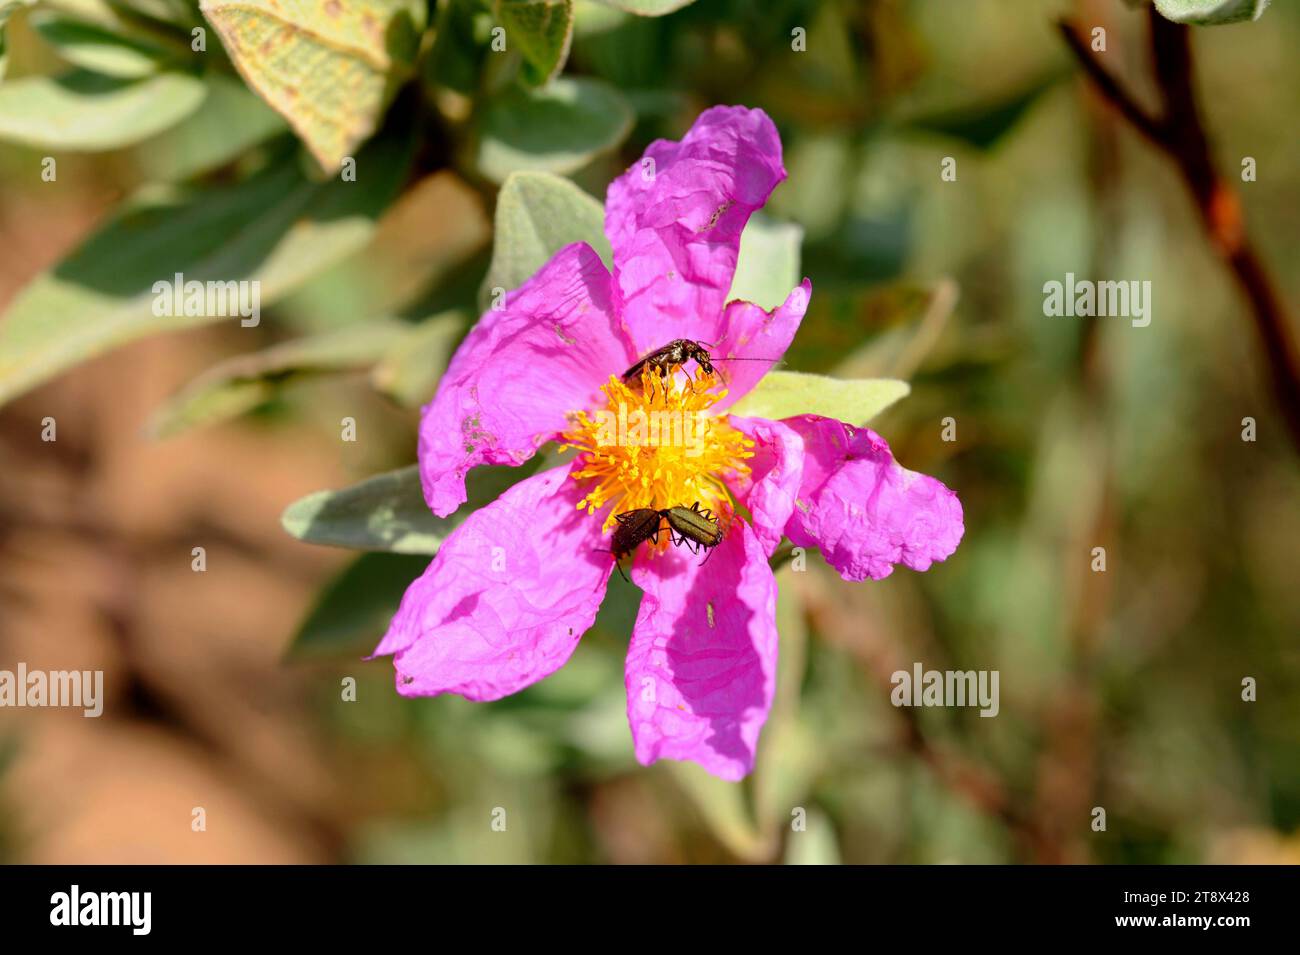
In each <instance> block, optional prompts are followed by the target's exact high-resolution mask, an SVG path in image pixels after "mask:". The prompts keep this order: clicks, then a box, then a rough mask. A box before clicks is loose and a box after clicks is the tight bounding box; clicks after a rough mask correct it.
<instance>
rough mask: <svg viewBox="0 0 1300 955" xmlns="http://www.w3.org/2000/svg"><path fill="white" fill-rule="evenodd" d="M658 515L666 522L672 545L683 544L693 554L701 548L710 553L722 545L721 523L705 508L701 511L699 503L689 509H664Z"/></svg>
mask: <svg viewBox="0 0 1300 955" xmlns="http://www.w3.org/2000/svg"><path fill="white" fill-rule="evenodd" d="M659 514H660V516H661V517H663V518H664V519H665V520H666V521H668V534H669V539H670V540H672V542H673V543H674V544H678V545H681V544H685V545H686V547H687V548H688V549H689V550H690V551H691V553H693V554H698V553H699V552H700V549H701V548H703V549H704V550H708V551H712V550H713V548H715V547H717V546H718V545H719V544H721V543H722V535H723V530H722V524H721V522H719V521H718V519H717V518H716V517H714V516H713V512H712V511H710V510H709V509H708V508H707V507H706V508H704V509H703V510H701V509H700V502H699V501H696V502H695V503H694V504H692V505H691V506H690V507H666V508H664V509H663V510H662V511H660V512H659ZM674 534H675V535H676V536H675V537H674V536H673V535H674ZM705 560H708V558H707V557H706V558H705Z"/></svg>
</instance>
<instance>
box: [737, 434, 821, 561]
mask: <svg viewBox="0 0 1300 955" xmlns="http://www.w3.org/2000/svg"><path fill="white" fill-rule="evenodd" d="M728 421H729V422H730V423H731V426H732V427H733V428H736V429H738V430H740V431H743V432H744V433H745V434H747V435H749V437H750V438H751V439H753V441H754V456H753V457H752V458H750V459H749V461H748V462H747V463H748V464H749V466H750V470H751V473H750V474H749V476H748V477H745V478H740V479H737V480H734V481H731V482H730V484H731V488H732V491H733V493H734V494H735V495H736V498H737V499H738V500H739V501H740V502H741V503H742V504H744V505H745V507H746V508H748V509H749V513H750V514H751V515H752V516H753V518H754V533H755V534H756V535H757V536H758V539H759V542H760V543H762V545H763V551H764V553H766V554H768V555H769V556H770V555H771V554H772V552H773V551H774V550H776V545H777V544H779V543H781V537H782V536H783V535H784V534H785V526H786V524H787V523H788V522H789V520H790V515H791V514H793V513H794V502H795V498H796V497H797V496H798V494H799V485H800V482H801V480H802V478H803V438H801V437H799V432H797V431H795V430H794V428H791V427H789V426H788V425H785V424H782V423H781V422H779V421H768V420H767V419H766V418H740V417H737V416H735V415H732V416H731V417H730V418H728Z"/></svg>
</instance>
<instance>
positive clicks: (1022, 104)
mask: <svg viewBox="0 0 1300 955" xmlns="http://www.w3.org/2000/svg"><path fill="white" fill-rule="evenodd" d="M1064 75H1065V74H1064V73H1060V72H1053V73H1052V74H1051V75H1048V76H1043V77H1040V78H1039V79H1036V80H1034V81H1032V82H1030V83H1029V84H1028V85H1026V86H1024V87H1023V88H1021V89H1019V90H1017V91H1015V92H1013V93H1010V94H1008V95H1006V96H1003V97H999V98H996V99H993V100H991V101H988V102H981V103H970V104H966V105H962V106H958V107H955V108H953V109H946V110H943V111H941V112H937V113H931V114H928V115H923V116H916V117H912V118H911V119H908V120H905V121H904V125H905V126H906V127H908V128H910V129H915V130H920V131H923V132H928V133H938V134H940V135H942V136H949V137H951V138H953V139H960V140H962V141H964V142H966V143H969V144H970V145H972V146H975V147H976V148H978V149H990V148H992V147H993V146H995V145H996V144H997V143H998V142H1000V141H1001V139H1002V137H1003V136H1005V135H1006V134H1007V133H1009V132H1010V131H1011V129H1012V128H1013V127H1014V126H1015V125H1016V123H1018V122H1019V121H1020V119H1021V117H1022V116H1024V115H1025V113H1027V112H1028V111H1029V108H1030V107H1031V106H1032V105H1033V104H1034V103H1035V102H1036V101H1037V100H1038V98H1039V97H1040V96H1042V95H1043V93H1045V92H1047V90H1049V89H1051V88H1052V86H1053V84H1055V83H1056V81H1057V80H1059V79H1061V78H1062V77H1063V76H1064Z"/></svg>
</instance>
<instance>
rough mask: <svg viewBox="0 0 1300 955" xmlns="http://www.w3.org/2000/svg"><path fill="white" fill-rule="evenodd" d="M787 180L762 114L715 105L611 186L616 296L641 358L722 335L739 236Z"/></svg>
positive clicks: (772, 130)
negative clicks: (674, 344) (683, 341)
mask: <svg viewBox="0 0 1300 955" xmlns="http://www.w3.org/2000/svg"><path fill="white" fill-rule="evenodd" d="M651 163H652V164H653V165H651ZM784 178H785V167H784V166H783V165H782V164H781V139H780V137H779V136H778V135H777V132H776V127H775V126H773V125H772V121H771V120H770V119H768V117H767V114H766V113H764V112H763V111H762V110H758V109H753V110H751V109H746V108H744V107H741V106H715V107H714V108H713V109H709V110H706V111H705V112H703V113H701V114H700V116H699V118H698V119H697V120H696V121H695V125H694V126H692V127H691V129H690V131H689V132H688V133H687V134H686V136H685V137H684V138H683V139H682V140H681V142H672V141H669V140H665V139H660V140H656V141H655V142H653V143H651V144H650V147H649V148H648V149H647V150H646V152H645V156H644V157H643V158H642V159H641V161H639V162H638V163H636V164H635V165H634V166H632V168H631V169H629V170H628V171H627V172H626V173H624V174H623V175H622V176H621V177H620V178H618V179H616V180H614V182H612V183H610V186H609V191H608V193H607V195H606V202H605V231H606V233H607V234H608V235H609V240H610V243H611V244H612V245H613V248H614V289H615V293H614V294H615V298H616V299H617V300H618V301H619V302H620V310H621V314H622V317H623V321H624V323H625V325H626V326H627V328H628V330H629V331H630V333H631V336H632V340H633V342H635V344H636V347H637V353H638V356H640V355H644V354H645V353H647V352H649V351H651V350H653V349H655V348H659V347H661V346H662V345H665V344H667V343H668V342H669V341H671V340H673V339H675V338H689V339H695V340H701V341H706V342H715V341H717V340H718V338H719V337H721V321H722V306H723V303H724V302H725V299H726V295H727V291H728V289H730V287H731V279H732V276H733V275H734V274H735V271H736V253H737V251H738V250H739V248H740V233H741V230H743V229H744V227H745V223H746V222H747V221H749V216H750V213H752V212H753V211H754V210H755V209H757V208H759V207H760V206H762V205H763V204H764V203H765V202H767V197H768V196H769V195H770V194H771V192H772V190H773V189H774V188H775V187H776V184H777V183H779V182H780V181H781V180H782V179H784Z"/></svg>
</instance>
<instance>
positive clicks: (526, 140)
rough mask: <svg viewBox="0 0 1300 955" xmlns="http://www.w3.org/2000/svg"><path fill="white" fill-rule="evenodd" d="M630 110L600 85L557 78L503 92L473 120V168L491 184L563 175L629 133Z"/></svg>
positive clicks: (613, 91) (617, 94) (606, 86)
mask: <svg viewBox="0 0 1300 955" xmlns="http://www.w3.org/2000/svg"><path fill="white" fill-rule="evenodd" d="M632 119H633V116H632V108H631V107H630V106H629V105H628V103H627V101H626V100H625V99H624V98H623V94H621V93H620V92H619V91H618V90H616V89H615V88H614V87H612V86H610V85H609V84H607V83H603V82H601V81H599V80H591V79H575V78H572V77H561V78H560V79H557V80H556V81H555V82H553V83H551V84H550V85H548V86H545V87H542V88H541V89H537V90H529V89H524V88H523V87H519V86H511V87H508V88H507V89H506V90H505V91H504V92H502V93H501V94H499V95H498V96H496V97H495V98H493V99H492V100H490V101H488V103H487V104H486V105H485V106H484V108H483V111H482V113H481V114H480V115H479V116H478V117H477V120H476V125H475V133H474V140H473V146H472V150H473V156H474V165H475V167H476V168H477V169H478V171H479V172H480V173H482V174H483V175H484V176H486V177H487V178H488V179H490V180H492V181H493V182H504V181H505V179H506V177H507V176H509V175H510V174H511V173H512V172H518V171H521V170H533V171H541V172H553V173H560V174H563V173H568V172H573V171H574V170H577V169H581V168H582V167H583V166H585V165H586V164H587V163H589V162H590V161H591V160H592V159H594V158H595V157H596V156H598V155H599V154H601V153H603V152H608V151H609V150H611V149H614V148H615V147H616V146H618V144H619V143H621V142H622V141H623V140H624V139H625V138H626V137H627V134H628V133H629V132H631V131H632Z"/></svg>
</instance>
